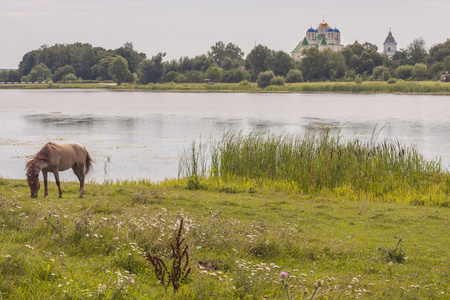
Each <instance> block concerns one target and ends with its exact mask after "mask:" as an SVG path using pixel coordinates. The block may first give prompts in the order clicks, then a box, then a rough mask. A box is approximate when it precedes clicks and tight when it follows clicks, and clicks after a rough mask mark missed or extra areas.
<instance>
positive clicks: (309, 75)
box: [300, 47, 326, 81]
mask: <svg viewBox="0 0 450 300" xmlns="http://www.w3.org/2000/svg"><path fill="white" fill-rule="evenodd" d="M303 54H304V55H305V57H303V59H302V61H301V62H300V71H302V74H303V76H304V79H305V80H307V81H321V80H325V79H326V78H325V65H326V57H325V55H324V53H323V52H321V51H319V49H317V48H315V47H311V48H309V49H306V50H304V53H303Z"/></svg>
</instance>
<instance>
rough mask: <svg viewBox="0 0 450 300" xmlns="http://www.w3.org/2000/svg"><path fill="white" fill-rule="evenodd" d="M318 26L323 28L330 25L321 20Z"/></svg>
mask: <svg viewBox="0 0 450 300" xmlns="http://www.w3.org/2000/svg"><path fill="white" fill-rule="evenodd" d="M319 27H325V28H327V27H330V26H329V25H328V23H327V22H325V21H323V22H322V23H320V24H319Z"/></svg>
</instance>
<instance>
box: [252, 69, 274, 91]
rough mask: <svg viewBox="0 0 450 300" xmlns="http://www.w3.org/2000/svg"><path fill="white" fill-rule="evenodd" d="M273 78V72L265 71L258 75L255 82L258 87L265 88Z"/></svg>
mask: <svg viewBox="0 0 450 300" xmlns="http://www.w3.org/2000/svg"><path fill="white" fill-rule="evenodd" d="M273 78H275V74H274V73H273V71H265V72H261V73H259V75H258V79H257V80H256V82H257V84H258V87H260V88H262V89H263V88H265V87H267V86H269V85H270V81H271V80H272V79H273Z"/></svg>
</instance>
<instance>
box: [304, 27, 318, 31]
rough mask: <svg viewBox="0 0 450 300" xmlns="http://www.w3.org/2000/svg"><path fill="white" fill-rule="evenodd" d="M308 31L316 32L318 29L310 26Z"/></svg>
mask: <svg viewBox="0 0 450 300" xmlns="http://www.w3.org/2000/svg"><path fill="white" fill-rule="evenodd" d="M306 32H316V30H315V29H314V28H312V27H310V28H309V29H308V30H307V31H306Z"/></svg>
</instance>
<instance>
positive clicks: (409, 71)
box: [395, 65, 413, 80]
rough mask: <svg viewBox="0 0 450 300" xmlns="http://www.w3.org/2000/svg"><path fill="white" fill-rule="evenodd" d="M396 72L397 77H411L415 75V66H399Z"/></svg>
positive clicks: (404, 78)
mask: <svg viewBox="0 0 450 300" xmlns="http://www.w3.org/2000/svg"><path fill="white" fill-rule="evenodd" d="M395 73H396V74H397V78H399V79H403V80H406V79H410V78H411V77H412V76H413V67H412V66H408V65H404V66H399V67H398V68H397V69H396V70H395Z"/></svg>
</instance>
